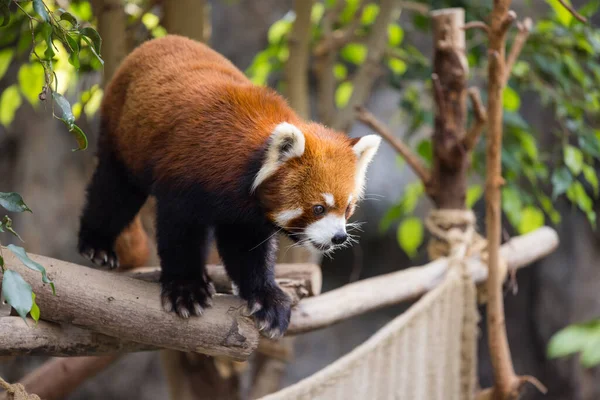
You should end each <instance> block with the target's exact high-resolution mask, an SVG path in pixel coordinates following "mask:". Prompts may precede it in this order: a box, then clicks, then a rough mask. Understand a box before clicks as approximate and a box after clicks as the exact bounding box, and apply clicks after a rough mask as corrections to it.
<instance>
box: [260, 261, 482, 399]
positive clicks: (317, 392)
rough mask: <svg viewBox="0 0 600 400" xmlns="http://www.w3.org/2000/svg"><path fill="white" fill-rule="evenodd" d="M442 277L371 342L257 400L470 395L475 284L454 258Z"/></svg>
mask: <svg viewBox="0 0 600 400" xmlns="http://www.w3.org/2000/svg"><path fill="white" fill-rule="evenodd" d="M453 264H455V265H454V267H452V268H451V269H450V271H449V273H448V275H447V278H446V279H445V281H444V282H443V283H442V284H441V285H439V286H438V287H437V288H435V289H434V290H432V291H431V292H429V293H427V294H426V295H425V296H423V297H422V298H421V299H420V300H419V301H418V302H417V303H415V304H414V305H413V306H412V307H411V308H410V309H408V310H407V311H406V312H405V313H403V314H401V315H400V316H398V317H396V318H395V319H394V320H392V321H391V322H389V323H388V324H387V325H386V326H384V327H383V328H382V329H380V330H379V331H378V332H377V333H376V334H375V335H373V336H372V337H371V338H370V339H369V340H367V341H366V342H364V343H363V344H361V345H360V346H358V347H356V348H355V349H354V350H353V351H351V352H350V353H349V354H347V355H346V356H344V357H342V358H340V359H339V360H337V361H336V362H334V363H332V364H330V365H329V366H327V367H326V368H324V369H323V370H321V371H319V372H317V373H316V374H314V375H312V376H310V377H308V378H306V379H304V380H302V381H300V382H298V383H296V384H294V385H292V386H289V387H287V388H285V389H283V390H281V391H279V392H277V393H274V394H271V395H268V396H266V397H263V398H262V400H280V399H281V400H283V399H285V400H295V399H298V400H300V399H307V400H308V399H311V400H312V399H323V400H325V399H327V400H336V399H340V400H341V399H344V400H346V399H374V400H375V399H377V400H378V399H390V400H392V399H394V400H397V399H407V400H413V399H414V400H416V399H427V400H437V399H439V400H469V399H473V398H474V393H475V372H476V359H477V358H476V332H477V321H478V314H477V310H476V300H475V299H476V296H475V287H474V284H473V282H472V280H471V278H470V276H468V275H466V274H465V272H464V271H463V268H461V266H462V264H463V263H462V262H460V260H457V262H454V263H453Z"/></svg>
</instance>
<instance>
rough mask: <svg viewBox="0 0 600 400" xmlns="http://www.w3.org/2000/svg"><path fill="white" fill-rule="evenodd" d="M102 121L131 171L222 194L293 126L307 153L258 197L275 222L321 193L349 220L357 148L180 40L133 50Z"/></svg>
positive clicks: (320, 199)
mask: <svg viewBox="0 0 600 400" xmlns="http://www.w3.org/2000/svg"><path fill="white" fill-rule="evenodd" d="M102 114H103V117H105V118H106V120H107V121H109V123H110V124H112V125H110V126H109V127H108V128H109V129H108V132H109V133H110V136H109V137H107V138H106V140H108V141H110V142H111V146H110V147H111V148H113V149H114V150H115V151H116V152H117V154H118V155H119V157H120V158H121V159H122V160H123V161H124V162H125V163H126V164H127V167H128V168H130V169H131V170H132V171H135V172H137V173H142V172H144V171H145V170H146V169H148V168H151V169H152V172H153V176H154V178H155V179H157V180H159V181H160V180H169V181H173V180H186V181H191V182H198V183H201V184H203V186H204V187H206V188H207V189H210V190H215V191H217V192H218V191H220V190H221V189H222V188H223V187H228V188H231V187H232V186H233V185H237V184H238V182H239V181H240V177H241V174H243V172H244V169H245V168H246V166H247V165H248V162H249V159H250V157H251V156H252V154H253V152H255V151H257V150H259V149H260V148H261V147H262V146H264V145H265V143H266V141H267V139H268V137H269V136H270V135H271V133H272V132H273V129H274V128H275V126H277V125H278V124H280V123H282V122H289V123H291V124H294V125H295V126H297V127H298V129H299V130H300V131H301V132H302V133H303V134H304V135H305V138H306V150H305V154H304V155H303V156H302V157H301V158H297V159H292V160H289V161H288V162H287V163H286V164H284V165H283V166H282V167H281V168H280V170H279V171H278V172H277V173H276V174H275V175H274V176H273V177H271V178H270V179H268V180H267V181H266V182H264V183H263V185H261V187H259V190H258V195H259V197H260V198H261V200H262V202H263V203H264V205H265V207H266V210H267V211H268V213H269V216H270V217H271V218H272V217H273V215H274V213H275V212H277V211H282V210H286V209H293V208H297V207H302V208H303V209H304V210H305V211H307V210H309V209H310V207H311V206H312V205H313V204H323V197H322V193H331V194H333V195H334V197H335V200H336V206H335V207H334V209H331V210H330V211H331V212H335V213H338V214H340V215H342V214H344V212H345V211H346V206H347V201H348V196H349V195H350V194H352V193H353V192H354V190H355V187H354V185H355V183H354V176H355V173H356V160H357V159H356V156H355V155H354V153H353V151H352V148H351V146H352V144H353V143H354V141H353V140H351V139H349V138H348V137H347V136H346V135H344V134H342V133H338V132H335V131H332V130H330V129H328V128H325V127H324V126H322V125H319V124H316V123H312V122H307V121H303V120H302V119H300V118H299V117H298V116H297V115H296V114H295V113H294V112H293V110H292V109H291V108H290V107H289V106H288V104H287V102H286V101H285V100H284V99H283V98H282V97H281V96H280V95H279V94H277V93H276V92H275V91H273V90H271V89H269V88H265V87H258V86H255V85H253V84H252V83H251V82H250V81H249V80H248V79H247V78H246V77H245V75H244V74H243V73H242V72H241V71H239V70H238V69H237V68H236V67H235V66H234V65H233V64H231V62H229V61H228V60H227V59H225V58H224V57H223V56H221V55H220V54H218V53H217V52H215V51H213V50H212V49H210V48H209V47H207V46H205V45H203V44H201V43H198V42H195V41H192V40H189V39H186V38H183V37H179V36H167V37H165V38H162V39H157V40H152V41H149V42H147V43H145V44H143V45H141V46H140V47H139V48H137V49H136V50H135V51H134V52H132V53H131V54H130V55H129V56H128V57H127V59H126V60H125V61H124V62H123V64H122V65H121V67H120V68H119V69H118V71H117V72H116V74H115V77H114V78H113V80H112V81H111V83H110V84H109V86H108V87H107V90H106V96H105V99H104V102H103V106H102ZM242 138H243V139H242ZM355 197H356V196H355ZM306 215H307V217H304V219H306V218H308V219H310V214H309V213H306ZM307 222H308V221H304V223H307Z"/></svg>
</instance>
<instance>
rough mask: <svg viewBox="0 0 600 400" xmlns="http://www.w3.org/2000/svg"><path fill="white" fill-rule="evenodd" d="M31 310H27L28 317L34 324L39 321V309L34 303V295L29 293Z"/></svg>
mask: <svg viewBox="0 0 600 400" xmlns="http://www.w3.org/2000/svg"><path fill="white" fill-rule="evenodd" d="M31 302H32V304H31V310H29V315H31V318H32V319H33V320H34V321H35V322H36V324H37V322H38V321H39V320H40V307H39V306H38V305H37V303H36V302H35V293H33V292H31Z"/></svg>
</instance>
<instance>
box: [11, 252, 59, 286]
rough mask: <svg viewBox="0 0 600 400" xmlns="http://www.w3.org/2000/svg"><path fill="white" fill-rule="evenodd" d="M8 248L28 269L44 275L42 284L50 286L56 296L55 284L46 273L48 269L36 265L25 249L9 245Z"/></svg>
mask: <svg viewBox="0 0 600 400" xmlns="http://www.w3.org/2000/svg"><path fill="white" fill-rule="evenodd" d="M6 248H7V249H9V250H10V251H12V252H13V254H14V255H15V256H17V258H18V259H19V260H21V262H22V263H23V265H25V266H26V267H27V268H29V269H32V270H34V271H38V272H40V273H41V274H42V282H44V283H47V284H49V285H50V287H51V288H52V294H54V295H56V289H55V287H54V282H52V281H51V280H50V279H48V275H47V273H46V268H44V267H42V266H41V265H40V264H38V263H36V262H35V261H33V260H32V259H31V258H29V256H28V255H27V253H25V249H24V248H22V247H19V246H15V245H14V244H9V245H8V246H6Z"/></svg>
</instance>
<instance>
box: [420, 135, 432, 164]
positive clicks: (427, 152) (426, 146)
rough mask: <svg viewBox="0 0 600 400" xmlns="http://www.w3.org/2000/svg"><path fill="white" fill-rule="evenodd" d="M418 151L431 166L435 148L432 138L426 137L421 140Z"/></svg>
mask: <svg viewBox="0 0 600 400" xmlns="http://www.w3.org/2000/svg"><path fill="white" fill-rule="evenodd" d="M417 153H419V155H420V156H421V157H422V158H423V160H425V162H426V163H427V166H429V167H430V166H431V161H432V160H433V148H432V144H431V140H429V139H426V140H422V141H420V142H419V144H418V145H417Z"/></svg>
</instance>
